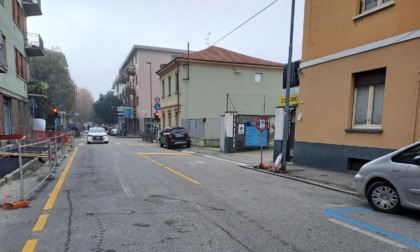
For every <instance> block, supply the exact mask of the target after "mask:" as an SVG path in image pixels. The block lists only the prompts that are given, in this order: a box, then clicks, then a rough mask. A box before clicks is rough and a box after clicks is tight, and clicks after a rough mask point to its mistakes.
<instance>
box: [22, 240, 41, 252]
mask: <svg viewBox="0 0 420 252" xmlns="http://www.w3.org/2000/svg"><path fill="white" fill-rule="evenodd" d="M37 243H38V239H33V240H28V241H26V243H25V246H24V247H23V249H22V252H32V251H35V247H36V244H37Z"/></svg>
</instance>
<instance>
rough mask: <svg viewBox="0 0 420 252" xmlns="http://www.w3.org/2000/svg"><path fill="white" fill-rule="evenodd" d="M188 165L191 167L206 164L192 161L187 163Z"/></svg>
mask: <svg viewBox="0 0 420 252" xmlns="http://www.w3.org/2000/svg"><path fill="white" fill-rule="evenodd" d="M188 163H189V164H190V165H192V166H196V165H205V164H207V163H206V162H203V161H192V162H188Z"/></svg>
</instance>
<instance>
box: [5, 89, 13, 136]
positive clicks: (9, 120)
mask: <svg viewBox="0 0 420 252" xmlns="http://www.w3.org/2000/svg"><path fill="white" fill-rule="evenodd" d="M3 118H4V134H5V135H11V134H13V117H12V99H11V98H8V97H3Z"/></svg>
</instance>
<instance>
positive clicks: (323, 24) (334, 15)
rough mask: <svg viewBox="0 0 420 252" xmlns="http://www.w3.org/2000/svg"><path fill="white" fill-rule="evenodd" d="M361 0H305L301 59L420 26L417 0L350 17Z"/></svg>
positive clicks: (355, 11)
mask: <svg viewBox="0 0 420 252" xmlns="http://www.w3.org/2000/svg"><path fill="white" fill-rule="evenodd" d="M360 2H361V1H359V0H357V1H356V0H355V1H337V0H307V1H305V20H304V30H303V41H302V42H303V47H302V62H305V61H308V60H312V59H316V58H319V57H322V56H325V55H329V54H332V53H336V52H340V51H344V50H346V49H349V48H353V47H357V46H360V45H364V44H368V43H371V42H373V41H378V40H381V39H385V38H389V37H392V36H395V35H398V34H403V33H406V32H410V31H413V30H416V29H419V24H420V15H419V14H418V12H419V10H420V1H407V0H403V1H400V0H396V1H395V4H394V5H391V6H389V7H387V8H385V9H382V10H379V11H377V12H374V13H371V14H369V15H366V16H363V17H360V18H356V19H353V18H355V17H357V16H358V15H359V14H360Z"/></svg>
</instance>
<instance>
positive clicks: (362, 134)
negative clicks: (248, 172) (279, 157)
mask: <svg viewBox="0 0 420 252" xmlns="http://www.w3.org/2000/svg"><path fill="white" fill-rule="evenodd" d="M419 10H420V1H407V0H353V1H336V0H322V1H320V0H307V1H305V21H304V34H303V48H302V63H301V75H300V103H299V107H298V109H297V114H298V115H299V118H300V119H299V120H298V121H297V122H296V136H295V140H296V141H295V146H294V147H295V148H294V163H295V164H298V165H308V166H315V167H321V168H327V169H333V170H338V171H356V170H358V169H359V168H360V167H361V165H363V164H364V163H366V162H367V161H369V160H372V159H374V158H377V157H379V156H381V155H384V154H386V153H389V152H391V151H393V150H395V149H398V148H400V147H403V146H405V145H408V144H410V143H413V142H416V141H419V140H420V116H419V100H420V99H419V98H420V97H419V92H420V54H419V52H420V15H419V12H418V11H419Z"/></svg>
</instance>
